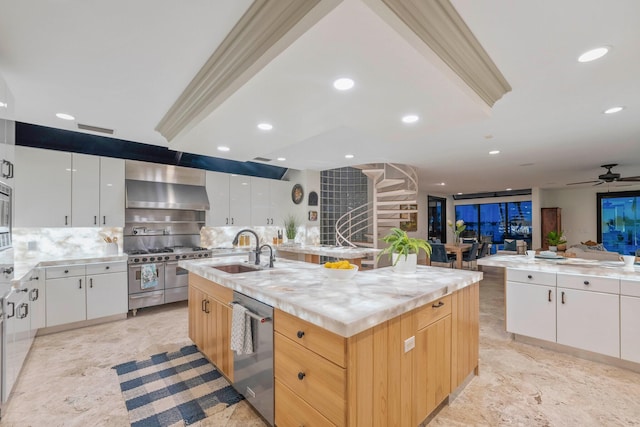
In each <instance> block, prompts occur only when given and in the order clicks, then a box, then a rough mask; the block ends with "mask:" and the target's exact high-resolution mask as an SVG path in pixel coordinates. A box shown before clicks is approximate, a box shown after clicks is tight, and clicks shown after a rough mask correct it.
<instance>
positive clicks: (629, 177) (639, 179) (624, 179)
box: [618, 176, 640, 182]
mask: <svg viewBox="0 0 640 427" xmlns="http://www.w3.org/2000/svg"><path fill="white" fill-rule="evenodd" d="M618 181H635V182H640V176H627V177H625V178H620V179H618Z"/></svg>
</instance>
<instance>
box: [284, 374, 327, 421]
mask: <svg viewBox="0 0 640 427" xmlns="http://www.w3.org/2000/svg"><path fill="white" fill-rule="evenodd" d="M275 401H276V425H277V426H278V427H288V426H291V427H299V426H319V427H331V426H335V424H333V423H332V422H331V421H329V420H328V419H326V418H325V417H324V416H323V415H322V414H320V412H318V411H316V410H315V409H313V408H312V407H311V406H310V405H309V404H308V403H307V402H305V401H304V400H302V399H300V398H299V397H298V396H296V395H295V394H293V392H292V391H291V390H289V388H288V387H287V386H285V385H283V384H282V383H281V382H280V381H278V380H276V397H275Z"/></svg>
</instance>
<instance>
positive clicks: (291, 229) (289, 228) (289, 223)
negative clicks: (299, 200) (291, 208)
mask: <svg viewBox="0 0 640 427" xmlns="http://www.w3.org/2000/svg"><path fill="white" fill-rule="evenodd" d="M297 233H298V218H296V217H295V216H293V215H289V216H287V217H286V218H285V219H284V234H285V235H286V236H287V240H288V241H289V242H291V243H293V241H294V240H295V238H296V234H297Z"/></svg>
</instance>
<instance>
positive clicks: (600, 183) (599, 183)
mask: <svg viewBox="0 0 640 427" xmlns="http://www.w3.org/2000/svg"><path fill="white" fill-rule="evenodd" d="M604 183H605V181H600V182H598V183H597V184H593V186H594V187H595V186H596V185H602V184H604Z"/></svg>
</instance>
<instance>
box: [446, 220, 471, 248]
mask: <svg viewBox="0 0 640 427" xmlns="http://www.w3.org/2000/svg"><path fill="white" fill-rule="evenodd" d="M447 224H449V227H450V228H451V231H453V234H454V236H455V242H454V243H455V244H456V245H459V244H460V234H462V232H463V231H464V230H466V229H467V226H466V225H465V223H464V220H462V219H459V220H457V221H456V222H455V223H454V222H453V221H451V220H447Z"/></svg>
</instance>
